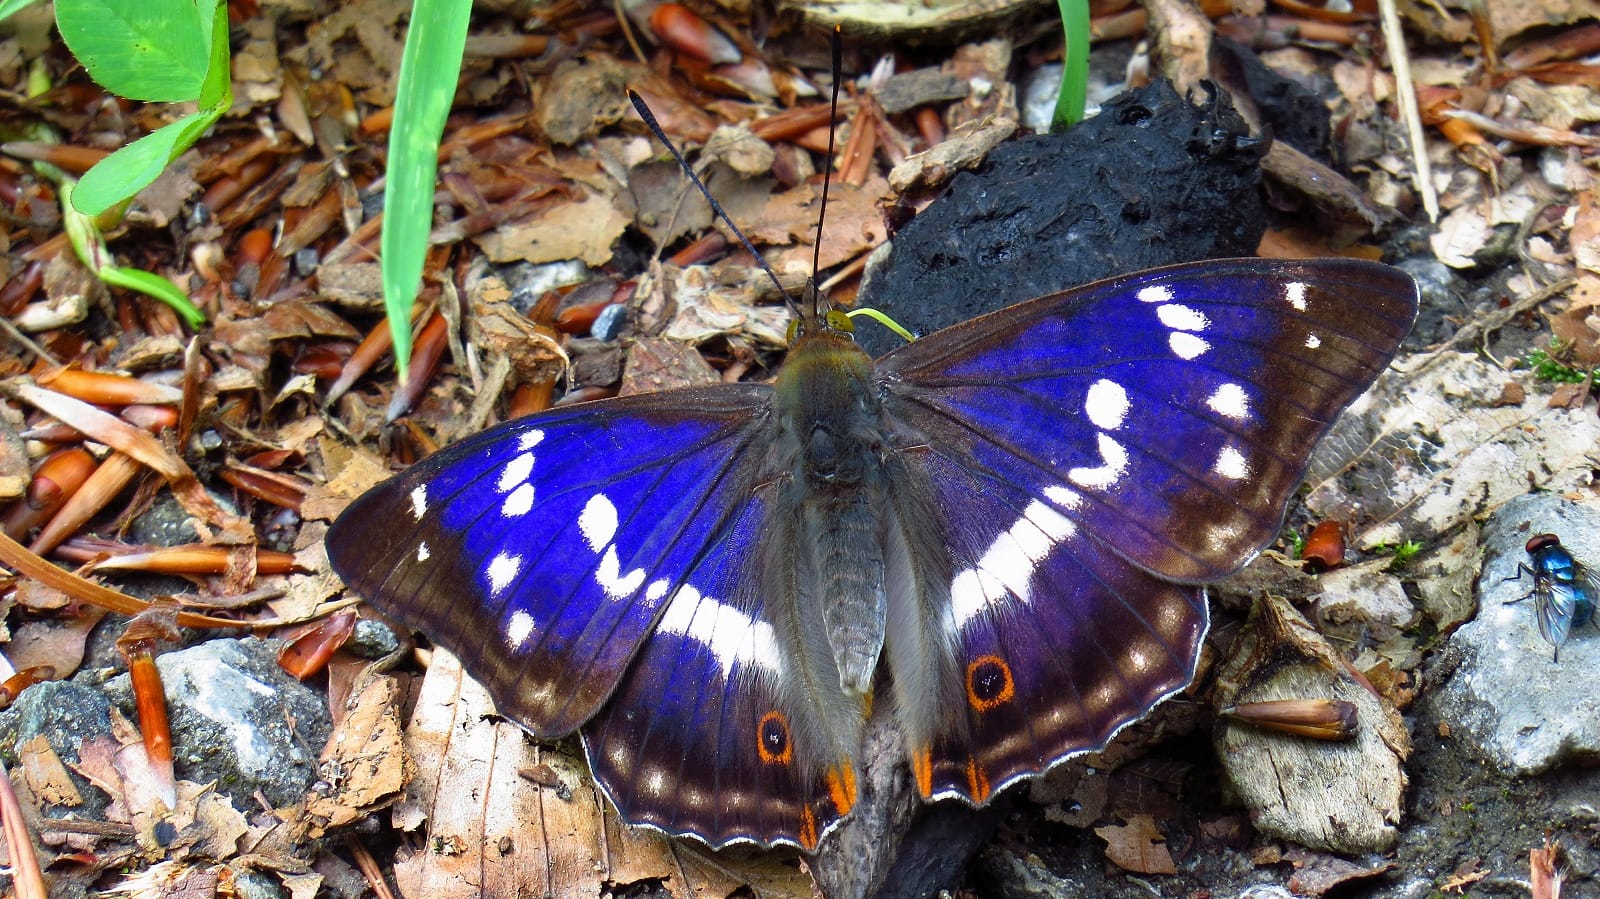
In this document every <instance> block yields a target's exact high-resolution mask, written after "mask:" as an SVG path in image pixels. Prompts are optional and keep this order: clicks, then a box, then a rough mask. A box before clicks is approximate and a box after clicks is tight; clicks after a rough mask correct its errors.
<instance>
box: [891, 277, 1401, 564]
mask: <svg viewBox="0 0 1600 899" xmlns="http://www.w3.org/2000/svg"><path fill="white" fill-rule="evenodd" d="M1416 309H1417V290H1416V285H1415V282H1413V281H1412V279H1411V277H1410V276H1409V275H1406V274H1404V273H1402V272H1400V271H1398V270H1396V269H1393V268H1390V267H1388V266H1383V265H1378V264H1375V263H1367V262H1356V261H1351V260H1322V261H1305V262H1293V261H1275V260H1265V259H1245V260H1233V261H1222V262H1204V263H1196V264H1190V265H1181V266H1172V267H1169V268H1162V269H1153V270H1150V271H1146V272H1140V273H1138V274H1134V275H1128V276H1126V277H1122V278H1114V279H1111V280H1108V281H1102V282H1099V283H1097V284H1093V285H1089V286H1086V287H1082V288H1078V289H1075V290H1069V291H1065V292H1062V293H1059V294H1054V295H1052V296H1048V297H1042V298H1040V299H1037V300H1032V301H1029V302H1027V303H1021V304H1019V305H1016V306H1012V307H1010V308H1008V309H1003V310H1001V311H999V312H996V313H993V314H991V315H987V316H983V317H981V318H978V319H975V320H973V321H971V322H968V323H966V324H963V325H958V326H956V327H954V328H947V329H945V330H943V331H940V332H939V333H937V334H934V335H932V336H930V337H927V338H924V339H922V340H919V341H916V342H915V343H912V344H908V345H907V346H905V347H902V348H900V349H898V350H896V351H894V352H892V353H889V354H887V355H885V356H883V357H882V358H881V359H880V360H879V361H878V371H879V374H880V377H882V379H883V382H884V388H885V390H886V391H887V392H888V393H889V394H890V395H891V396H892V398H893V399H892V401H891V402H890V404H889V413H890V414H891V415H893V416H895V417H897V418H898V419H900V420H901V421H904V422H906V423H907V424H909V425H911V426H912V427H913V428H914V429H916V430H919V431H921V432H923V433H925V434H927V435H930V436H931V437H933V438H935V439H934V443H935V449H937V450H938V451H940V452H942V453H947V454H949V455H950V456H951V457H952V458H954V459H956V460H957V461H959V462H960V463H961V464H962V465H964V466H968V467H972V468H974V469H975V470H980V471H983V472H985V473H987V474H988V475H990V476H992V477H994V478H997V479H999V480H1001V481H1004V482H1007V483H1013V484H1019V485H1024V486H1027V487H1029V488H1031V492H1034V493H1038V492H1039V491H1042V490H1044V489H1046V488H1048V487H1059V488H1063V489H1067V490H1071V491H1072V492H1073V493H1074V495H1076V496H1078V497H1080V498H1081V502H1080V503H1079V504H1078V505H1077V506H1076V507H1075V508H1072V509H1068V508H1066V507H1065V505H1064V504H1061V503H1055V504H1054V505H1056V506H1057V507H1059V508H1060V509H1061V511H1062V513H1063V514H1065V515H1067V516H1068V517H1069V518H1070V519H1072V520H1073V521H1074V522H1076V523H1078V524H1080V525H1081V526H1082V527H1083V529H1084V530H1085V531H1086V532H1087V533H1089V534H1092V535H1094V536H1095V538H1096V539H1099V540H1101V541H1103V542H1105V543H1106V544H1107V545H1108V546H1109V547H1110V548H1111V549H1112V550H1113V551H1114V552H1116V553H1117V554H1118V555H1121V556H1123V557H1124V558H1126V559H1128V560H1129V561H1131V562H1133V563H1134V564H1136V565H1138V566H1140V567H1142V568H1144V569H1146V570H1148V571H1150V572H1152V573H1154V574H1157V575H1160V576H1161V577H1164V578H1167V579H1170V580H1177V581H1185V582H1191V583H1198V582H1203V581H1207V580H1214V579H1216V578H1218V577H1221V576H1223V575H1226V574H1229V573H1231V572H1233V571H1235V570H1237V569H1238V568H1239V567H1240V566H1242V565H1244V563H1245V562H1247V561H1249V559H1250V558H1251V557H1253V556H1254V555H1255V554H1256V553H1257V552H1259V551H1260V550H1261V548H1262V547H1263V546H1265V545H1266V544H1267V542H1268V541H1270V540H1271V539H1272V538H1273V536H1274V535H1276V533H1277V530H1278V525H1279V523H1280V522H1281V520H1282V517H1283V509H1284V505H1285V503H1286V502H1287V500H1288V498H1289V495H1290V494H1291V493H1292V492H1293V491H1294V489H1295V488H1296V487H1298V486H1299V483H1300V479H1301V477H1302V476H1303V475H1304V472H1305V468H1306V462H1307V459H1308V458H1309V456H1310V454H1311V450H1312V449H1313V448H1314V447H1315V446H1316V444H1317V441H1319V440H1320V439H1321V438H1322V435H1323V434H1324V433H1326V432H1327V429H1328V428H1329V427H1330V426H1331V425H1332V424H1333V420H1334V418H1335V417H1336V416H1337V415H1338V413H1339V412H1340V410H1342V409H1343V408H1344V407H1345V406H1347V405H1349V403H1350V402H1351V401H1352V400H1354V399H1355V398H1356V396H1358V395H1359V394H1361V393H1362V392H1363V391H1365V390H1366V388H1367V387H1368V385H1370V384H1371V383H1372V381H1373V379H1374V378H1376V377H1377V375H1378V373H1379V372H1381V371H1382V370H1383V369H1384V368H1385V367H1386V366H1387V365H1388V364H1389V360H1390V359H1391V358H1392V357H1393V356H1394V353H1395V351H1396V349H1398V347H1399V345H1400V341H1401V340H1402V339H1403V338H1404V337H1405V335H1406V334H1407V333H1409V332H1410V330H1411V323H1412V321H1413V319H1414V318H1415V317H1416Z"/></svg>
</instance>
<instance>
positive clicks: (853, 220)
mask: <svg viewBox="0 0 1600 899" xmlns="http://www.w3.org/2000/svg"><path fill="white" fill-rule="evenodd" d="M888 191H889V185H888V182H886V181H885V180H884V179H883V178H882V177H881V176H874V177H873V178H871V179H870V180H868V181H867V182H866V183H865V184H863V185H861V186H860V187H850V186H848V185H840V184H835V185H834V186H833V191H832V193H830V194H829V195H828V221H827V229H828V233H827V238H826V239H825V240H823V242H822V260H821V262H822V268H824V269H826V268H830V267H832V266H835V265H839V264H840V263H843V262H847V261H849V260H851V259H854V258H856V257H857V256H860V255H861V254H863V253H866V252H869V251H871V250H873V249H875V248H876V247H877V246H878V245H879V244H881V243H883V242H884V241H886V240H888V239H889V231H888V228H887V226H886V225H885V224H884V220H883V211H882V210H881V209H879V208H878V200H879V198H881V197H883V196H884V195H885V194H886V193H888ZM819 193H820V191H819V189H818V188H815V187H812V186H810V185H801V186H800V187H796V188H795V189H793V190H788V191H784V192H783V193H781V194H774V195H773V196H772V199H771V201H769V202H768V203H767V206H766V208H765V209H764V210H763V211H762V214H761V218H760V219H759V220H757V221H753V222H752V223H751V225H750V227H749V228H748V229H747V230H746V231H745V233H746V234H748V235H749V236H750V239H751V240H752V241H756V242H757V243H761V244H765V245H767V246H772V247H777V249H774V250H769V251H768V252H767V263H768V264H769V265H771V266H772V270H773V271H775V272H777V273H779V274H780V275H782V274H784V273H786V272H788V273H798V274H801V275H804V276H810V274H811V250H812V239H813V237H814V235H815V234H816V228H817V205H818V204H817V200H818V195H819Z"/></svg>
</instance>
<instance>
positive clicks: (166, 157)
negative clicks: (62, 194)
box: [58, 3, 233, 215]
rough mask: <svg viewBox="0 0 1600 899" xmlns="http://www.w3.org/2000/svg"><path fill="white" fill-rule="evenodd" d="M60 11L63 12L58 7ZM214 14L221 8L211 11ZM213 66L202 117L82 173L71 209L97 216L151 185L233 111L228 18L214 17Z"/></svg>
mask: <svg viewBox="0 0 1600 899" xmlns="http://www.w3.org/2000/svg"><path fill="white" fill-rule="evenodd" d="M58 8H59V7H58ZM211 9H212V12H213V13H215V12H216V11H217V10H218V9H221V4H220V3H218V4H215V5H213V6H211ZM210 27H211V28H212V38H213V40H212V42H211V66H210V68H208V69H207V70H206V78H205V83H204V84H202V85H201V87H200V111H199V112H194V113H190V114H189V115H187V116H184V117H183V118H181V119H179V120H178V121H176V122H173V123H172V124H170V125H167V126H166V127H164V128H162V129H160V130H159V131H155V132H152V133H150V134H147V135H145V136H144V137H141V138H139V139H138V140H136V141H134V142H133V143H131V144H129V145H127V146H126V147H123V148H122V149H120V150H118V151H117V152H115V153H112V154H111V155H110V156H107V157H106V158H105V159H102V160H100V161H99V162H98V163H96V164H95V166H94V168H92V169H90V170H89V171H87V172H85V173H84V176H83V179H82V180H81V181H79V182H78V186H77V190H75V191H74V192H73V194H72V205H73V208H75V209H77V210H78V211H80V212H83V213H85V214H87V215H99V214H100V213H102V212H104V211H106V210H107V209H109V208H111V207H112V206H115V205H116V204H118V203H121V202H122V201H123V200H126V199H128V198H129V197H131V196H133V195H134V194H136V193H138V192H139V191H141V190H144V189H145V188H146V187H148V186H149V185H150V182H152V181H154V180H156V178H158V177H160V176H161V172H162V171H163V170H164V169H166V167H167V164H168V163H170V162H172V160H174V159H176V158H177V157H178V155H179V154H181V153H182V152H183V151H184V150H187V149H189V148H190V147H192V146H194V142H195V141H197V140H199V139H200V136H201V135H202V134H204V133H205V132H206V129H208V128H210V127H211V125H212V124H213V123H214V122H216V120H217V119H218V118H219V117H221V115H222V114H223V113H224V112H227V111H228V107H230V106H232V105H233V82H232V80H231V73H230V69H229V65H228V17H227V15H226V14H224V15H213V16H211V17H210Z"/></svg>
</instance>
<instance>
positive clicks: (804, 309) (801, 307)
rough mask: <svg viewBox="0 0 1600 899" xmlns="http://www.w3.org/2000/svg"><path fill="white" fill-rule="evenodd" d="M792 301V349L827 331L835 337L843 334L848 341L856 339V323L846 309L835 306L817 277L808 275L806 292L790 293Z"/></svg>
mask: <svg viewBox="0 0 1600 899" xmlns="http://www.w3.org/2000/svg"><path fill="white" fill-rule="evenodd" d="M787 302H788V305H789V313H790V317H789V335H788V338H789V349H790V350H794V349H796V348H798V347H799V345H800V343H801V342H802V341H803V340H805V339H807V338H811V337H816V336H817V335H822V334H826V335H829V336H830V337H831V338H832V339H833V340H838V339H840V338H843V339H844V341H845V342H849V343H854V342H855V323H854V322H852V321H851V320H850V316H849V315H846V314H845V311H844V310H843V309H840V308H839V307H837V306H835V305H834V304H833V301H832V300H829V299H828V297H827V295H825V294H824V293H823V292H822V291H821V290H818V289H817V285H816V283H815V282H814V281H811V280H809V279H807V281H806V288H805V292H804V293H802V294H801V295H800V298H799V299H798V300H796V299H794V298H792V297H788V298H787Z"/></svg>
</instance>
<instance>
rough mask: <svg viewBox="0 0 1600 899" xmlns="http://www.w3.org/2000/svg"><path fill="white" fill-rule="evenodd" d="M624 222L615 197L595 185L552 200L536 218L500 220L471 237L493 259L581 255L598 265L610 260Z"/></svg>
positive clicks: (553, 259)
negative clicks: (560, 200) (577, 195)
mask: <svg viewBox="0 0 1600 899" xmlns="http://www.w3.org/2000/svg"><path fill="white" fill-rule="evenodd" d="M629 224H630V222H629V221H628V218H627V216H624V215H623V214H622V213H621V212H620V211H619V210H618V209H617V205H616V202H615V201H614V200H613V199H612V198H611V197H608V196H605V195H603V194H600V193H597V192H595V191H589V190H585V191H582V192H581V196H580V199H577V200H575V201H571V202H565V203H557V204H555V205H554V206H552V207H550V208H549V209H548V210H547V211H545V212H544V213H543V214H542V215H540V216H538V218H537V219H524V220H521V221H517V222H512V223H510V224H506V225H502V226H500V227H499V228H496V229H495V230H493V231H490V232H489V233H487V234H482V235H479V236H477V237H474V238H473V242H474V243H476V244H477V245H478V247H479V248H480V249H482V250H483V252H484V255H486V256H488V257H489V259H490V260H491V261H493V262H518V261H526V262H560V261H561V260H564V259H581V260H583V262H584V264H585V265H589V266H592V267H598V266H601V265H604V264H605V263H607V262H609V261H611V245H612V244H614V243H616V240H617V238H618V237H621V236H622V232H623V229H625V228H627V227H628V225H629Z"/></svg>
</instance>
